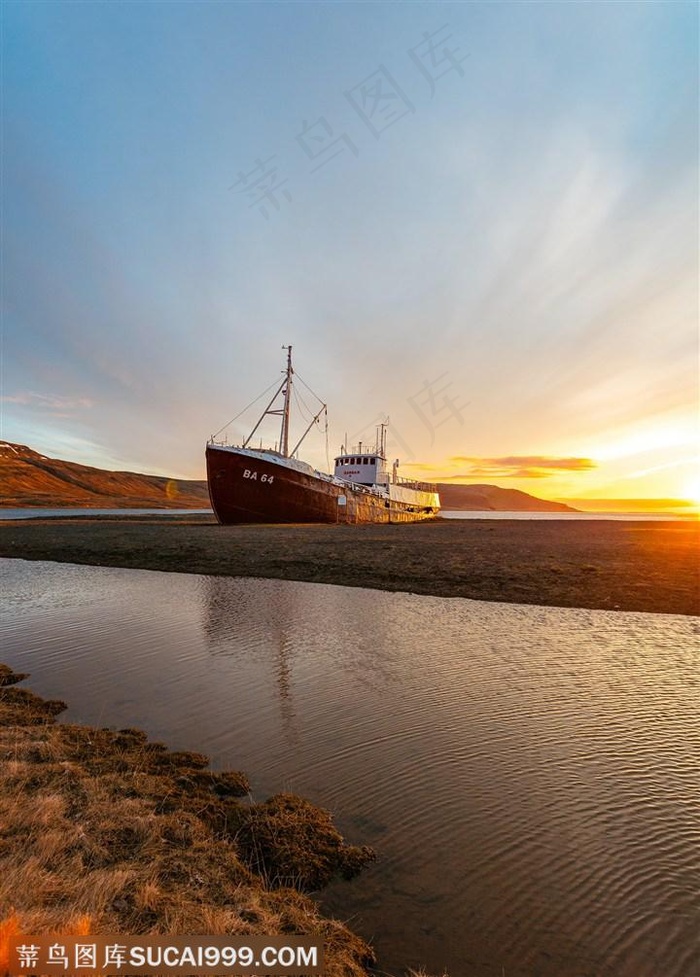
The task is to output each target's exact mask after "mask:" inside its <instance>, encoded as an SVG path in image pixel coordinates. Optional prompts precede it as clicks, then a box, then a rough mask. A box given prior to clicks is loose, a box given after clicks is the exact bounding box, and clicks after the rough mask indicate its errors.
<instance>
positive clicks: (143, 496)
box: [0, 441, 209, 509]
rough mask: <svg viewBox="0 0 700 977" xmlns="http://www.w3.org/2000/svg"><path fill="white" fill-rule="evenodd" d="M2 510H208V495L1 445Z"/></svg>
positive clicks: (195, 486)
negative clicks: (35, 507)
mask: <svg viewBox="0 0 700 977" xmlns="http://www.w3.org/2000/svg"><path fill="white" fill-rule="evenodd" d="M0 506H4V507H10V506H12V507H22V508H24V507H25V506H26V507H33V506H48V507H50V508H62V507H64V506H65V507H67V508H72V507H74V506H75V507H81V508H82V507H84V508H101V509H204V508H209V491H208V489H207V483H206V482H203V481H189V480H184V479H174V478H163V477H161V476H159V475H141V474H138V473H136V472H110V471H104V470H103V469H101V468H90V467H88V466H87V465H78V464H76V463H75V462H72V461H61V460H60V459H58V458H47V457H46V455H42V454H39V452H38V451H34V450H33V449H32V448H29V447H27V445H25V444H12V443H10V442H8V441H0Z"/></svg>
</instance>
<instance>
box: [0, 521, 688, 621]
mask: <svg viewBox="0 0 700 977" xmlns="http://www.w3.org/2000/svg"><path fill="white" fill-rule="evenodd" d="M0 518H1V517H0ZM699 533H700V526H699V524H698V523H697V522H696V521H692V522H643V521H639V522H624V521H617V522H616V521H612V520H609V521H605V520H600V521H598V520H596V521H578V520H566V519H562V520H552V521H548V520H502V519H499V520H488V519H485V520H447V519H437V520H435V521H432V522H429V523H420V524H414V525H397V526H326V525H313V526H306V525H291V526H290V525H270V526H218V525H216V523H215V522H214V520H213V518H212V517H209V516H177V517H175V516H173V517H155V518H152V517H140V518H137V517H118V518H115V519H107V518H103V517H102V518H101V517H86V518H75V517H73V518H60V519H44V520H42V519H32V520H22V521H16V522H9V521H7V522H4V523H0V556H4V557H19V558H22V559H27V560H53V561H57V562H64V563H80V564H90V565H95V566H116V567H138V568H142V569H149V570H168V571H176V572H179V573H204V574H215V575H224V576H241V577H272V578H279V579H285V580H302V581H309V582H313V583H328V584H340V585H343V586H349V587H370V588H375V589H377V590H390V591H408V592H411V593H415V594H432V595H436V596H440V597H467V598H473V599H476V600H488V601H506V602H512V603H523V604H540V605H549V606H556V607H589V608H601V609H607V610H625V611H647V612H655V613H666V614H700V559H699V551H698V541H699V539H698V537H699Z"/></svg>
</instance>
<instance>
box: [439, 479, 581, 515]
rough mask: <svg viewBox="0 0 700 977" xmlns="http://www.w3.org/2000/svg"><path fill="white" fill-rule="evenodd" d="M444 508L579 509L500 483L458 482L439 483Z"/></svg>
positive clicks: (501, 509) (574, 510)
mask: <svg viewBox="0 0 700 977" xmlns="http://www.w3.org/2000/svg"><path fill="white" fill-rule="evenodd" d="M438 491H439V492H440V503H441V505H442V508H443V509H457V510H467V509H468V510H471V511H478V510H483V511H488V510H492V511H494V512H578V511H579V510H578V509H574V508H573V507H572V506H570V505H565V504H564V503H563V502H550V501H549V500H548V499H538V498H536V497H535V496H534V495H528V493H527V492H520V491H519V490H518V489H506V488H499V486H498V485H455V484H454V483H451V482H438Z"/></svg>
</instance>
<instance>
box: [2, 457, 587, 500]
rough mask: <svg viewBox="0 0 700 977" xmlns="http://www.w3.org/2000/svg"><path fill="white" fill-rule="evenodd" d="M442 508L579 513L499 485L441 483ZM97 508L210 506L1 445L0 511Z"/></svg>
mask: <svg viewBox="0 0 700 977" xmlns="http://www.w3.org/2000/svg"><path fill="white" fill-rule="evenodd" d="M438 489H439V491H440V499H441V501H442V507H443V509H470V510H484V511H488V510H492V511H495V512H517V511H526V512H576V510H575V509H572V508H571V507H570V506H567V505H563V504H562V503H561V502H548V501H546V500H545V499H537V498H535V496H534V495H528V494H527V492H518V491H517V490H516V489H502V488H498V487H497V486H496V485H453V484H450V483H445V482H443V483H442V484H440V485H438ZM2 506H5V507H28V506H47V507H50V508H61V507H63V506H65V507H73V506H75V507H80V508H99V509H129V508H134V509H139V508H142V509H205V508H209V492H208V490H207V483H206V481H185V480H182V479H174V478H163V477H161V476H159V475H140V474H138V473H136V472H109V471H103V469H101V468H89V467H88V466H86V465H77V464H75V463H74V462H72V461H60V460H59V459H57V458H47V457H46V456H45V455H41V454H39V452H38V451H34V450H33V449H32V448H28V447H27V446H26V445H24V444H11V443H10V442H8V441H0V507H2Z"/></svg>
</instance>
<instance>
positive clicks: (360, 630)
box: [0, 510, 700, 977]
mask: <svg viewBox="0 0 700 977" xmlns="http://www.w3.org/2000/svg"><path fill="white" fill-rule="evenodd" d="M93 511H94V510H93ZM190 511H191V510H190ZM567 518H570V517H567ZM0 587H1V588H2V593H3V597H4V600H3V603H2V606H1V608H0V641H1V642H2V660H4V661H5V662H7V663H8V664H9V665H11V666H12V667H13V668H15V669H17V670H21V671H26V672H30V673H31V679H30V682H29V685H30V687H31V688H32V689H34V690H35V691H36V692H38V693H39V694H41V695H44V696H47V697H50V698H59V699H64V700H65V701H67V702H68V703H69V709H68V711H67V712H66V713H65V714H64V715H63V718H64V719H65V720H66V721H71V722H84V723H89V724H96V725H99V726H108V727H112V728H121V727H125V726H139V727H142V728H143V729H145V730H146V731H147V732H148V733H149V735H150V736H151V737H153V738H155V739H158V740H162V741H164V742H166V743H167V744H168V745H169V746H170V747H171V748H173V749H189V750H197V751H202V752H204V753H207V754H209V755H210V756H211V758H212V762H213V764H214V766H215V767H216V768H217V769H226V768H228V769H240V770H245V771H246V772H247V773H248V775H249V777H250V779H251V781H252V792H253V798H254V799H255V800H263V799H264V798H266V797H268V796H270V795H271V794H274V793H276V792H279V791H294V792H297V793H299V794H302V795H303V796H305V797H308V798H310V799H311V800H312V801H314V802H315V803H317V804H319V805H321V806H323V807H325V808H327V809H328V810H330V811H332V812H333V815H334V817H335V819H336V823H337V824H338V826H339V827H340V829H341V830H342V831H343V832H344V834H345V835H346V837H347V838H348V839H349V840H350V841H352V842H354V843H357V844H369V845H372V846H373V847H374V848H375V849H376V851H377V853H378V856H379V857H378V860H377V862H376V864H374V865H372V866H370V867H369V868H368V869H367V870H366V871H365V872H364V873H363V874H362V875H361V876H360V877H359V878H358V879H355V880H354V881H352V882H338V883H336V884H334V885H333V886H332V887H331V888H330V889H329V890H326V891H325V892H324V893H320V894H319V896H318V898H319V899H320V900H321V901H322V904H323V906H324V909H325V911H326V912H327V913H331V914H334V915H335V916H336V917H337V918H340V919H343V920H344V921H346V922H348V924H349V925H350V926H351V928H353V929H354V930H356V931H357V932H359V933H361V934H362V935H363V936H364V937H366V938H367V939H368V940H370V941H371V942H372V943H373V944H374V946H375V948H376V950H377V952H378V954H379V960H380V971H379V972H380V973H382V974H391V975H395V977H398V975H399V974H403V973H404V971H405V969H406V968H407V967H419V966H424V967H425V968H426V970H427V972H428V973H432V974H442V973H443V969H446V970H447V971H448V972H449V974H450V975H451V977H504V975H505V977H697V975H698V974H700V640H699V639H700V618H698V617H682V616H675V615H666V614H644V613H632V612H620V611H617V612H609V611H602V610H583V609H576V608H549V607H533V606H525V605H518V604H506V603H501V604H499V603H492V602H489V603H487V602H480V601H473V600H465V599H459V598H439V597H421V596H415V595H410V594H401V593H386V592H378V591H373V590H368V589H360V588H345V587H339V586H330V585H320V584H311V583H299V582H293V581H283V580H259V579H237V578H224V577H212V576H203V575H196V574H180V573H162V572H156V571H148V570H124V569H115V568H101V567H88V566H75V565H71V564H55V563H49V562H28V561H23V560H17V559H3V560H0Z"/></svg>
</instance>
